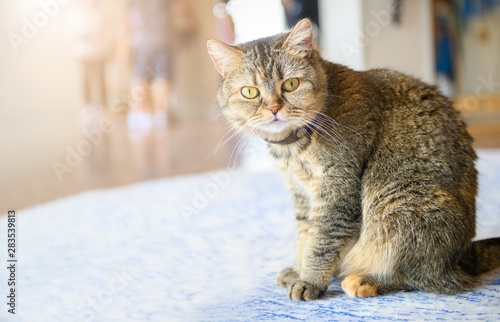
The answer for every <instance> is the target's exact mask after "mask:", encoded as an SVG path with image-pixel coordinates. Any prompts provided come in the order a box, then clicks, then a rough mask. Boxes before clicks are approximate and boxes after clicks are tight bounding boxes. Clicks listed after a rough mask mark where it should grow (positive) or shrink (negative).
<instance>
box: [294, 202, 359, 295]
mask: <svg viewBox="0 0 500 322" xmlns="http://www.w3.org/2000/svg"><path fill="white" fill-rule="evenodd" d="M355 204H356V202H355V201H354V200H350V198H346V199H345V200H340V201H338V203H337V204H336V205H334V206H329V207H328V206H326V205H324V204H323V205H322V206H321V207H317V208H316V209H313V210H312V219H311V220H310V222H309V225H310V226H309V229H308V231H307V234H306V237H305V241H304V247H303V254H302V257H303V258H302V266H301V270H300V274H299V278H298V279H297V280H295V281H293V282H292V283H291V284H288V285H287V287H288V297H289V298H290V299H293V300H295V301H309V300H314V299H317V298H319V297H320V296H322V295H323V294H324V293H325V291H326V290H327V288H328V284H329V282H330V279H331V277H332V275H333V271H334V270H335V268H336V265H337V264H338V260H339V255H340V253H341V252H342V251H343V250H344V249H345V248H346V247H347V245H348V244H349V242H350V241H351V240H352V238H353V237H355V236H356V234H357V233H358V231H359V221H358V219H357V217H356V215H355V214H354V212H355V211H356V209H353V208H352V207H351V206H350V205H355ZM348 205H349V206H348ZM358 218H359V217H358Z"/></svg>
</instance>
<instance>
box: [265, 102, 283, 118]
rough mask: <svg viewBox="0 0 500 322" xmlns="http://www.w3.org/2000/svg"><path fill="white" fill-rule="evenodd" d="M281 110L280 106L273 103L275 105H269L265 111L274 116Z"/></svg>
mask: <svg viewBox="0 0 500 322" xmlns="http://www.w3.org/2000/svg"><path fill="white" fill-rule="evenodd" d="M280 109H281V105H279V104H278V103H275V104H269V105H268V106H267V110H269V111H271V113H273V114H274V115H276V114H278V111H279V110H280Z"/></svg>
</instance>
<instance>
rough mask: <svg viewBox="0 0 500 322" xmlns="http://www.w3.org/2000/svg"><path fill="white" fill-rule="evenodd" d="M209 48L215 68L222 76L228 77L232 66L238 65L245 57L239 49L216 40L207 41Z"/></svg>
mask: <svg viewBox="0 0 500 322" xmlns="http://www.w3.org/2000/svg"><path fill="white" fill-rule="evenodd" d="M207 48H208V53H209V54H210V58H212V61H213V62H214V65H215V68H216V69H217V71H218V72H219V73H220V74H221V75H222V76H226V74H227V71H228V70H230V69H231V66H235V65H237V64H238V63H239V62H240V60H241V57H242V56H243V53H242V52H241V50H239V49H238V48H235V47H233V46H230V45H226V44H225V43H223V42H222V41H219V40H215V39H210V40H208V41H207Z"/></svg>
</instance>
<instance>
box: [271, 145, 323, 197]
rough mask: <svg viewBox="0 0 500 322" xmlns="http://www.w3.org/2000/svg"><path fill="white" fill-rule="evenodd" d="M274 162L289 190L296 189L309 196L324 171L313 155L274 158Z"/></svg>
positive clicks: (313, 192) (315, 189) (314, 190)
mask: <svg viewBox="0 0 500 322" xmlns="http://www.w3.org/2000/svg"><path fill="white" fill-rule="evenodd" d="M275 164H276V166H277V167H278V169H279V170H280V172H281V174H282V175H283V177H284V178H285V181H286V184H287V186H288V188H289V189H290V190H296V191H297V192H302V193H305V194H306V195H309V196H312V195H313V194H315V192H316V191H317V189H318V187H319V185H320V182H321V176H322V174H323V173H324V172H323V167H322V165H321V164H320V163H319V162H318V161H317V160H316V159H315V158H314V157H311V156H307V155H306V156H300V157H294V158H287V159H283V160H276V161H275Z"/></svg>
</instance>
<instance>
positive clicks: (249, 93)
mask: <svg viewBox="0 0 500 322" xmlns="http://www.w3.org/2000/svg"><path fill="white" fill-rule="evenodd" d="M241 95H243V96H244V97H246V98H248V99H252V98H256V97H257V96H259V90H258V89H257V88H255V87H252V86H245V87H243V88H242V89H241Z"/></svg>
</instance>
